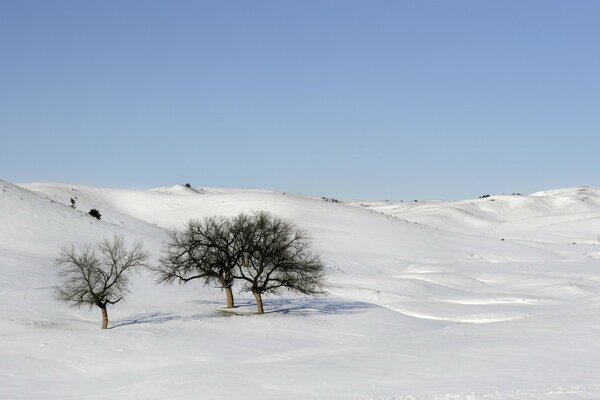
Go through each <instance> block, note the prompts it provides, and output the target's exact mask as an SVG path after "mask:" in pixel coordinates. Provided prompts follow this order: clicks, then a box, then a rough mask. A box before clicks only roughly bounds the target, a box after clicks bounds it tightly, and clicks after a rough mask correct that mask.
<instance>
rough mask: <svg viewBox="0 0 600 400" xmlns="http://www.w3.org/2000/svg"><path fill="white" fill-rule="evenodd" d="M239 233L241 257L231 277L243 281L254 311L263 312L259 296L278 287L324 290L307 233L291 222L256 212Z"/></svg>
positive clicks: (318, 262) (320, 266)
mask: <svg viewBox="0 0 600 400" xmlns="http://www.w3.org/2000/svg"><path fill="white" fill-rule="evenodd" d="M243 232H244V234H243V235H241V240H242V241H243V244H241V245H239V247H240V248H243V249H244V259H243V261H242V263H241V264H239V267H238V268H237V270H236V274H235V278H237V279H241V280H243V281H245V285H244V287H243V290H245V291H248V292H252V294H254V298H255V299H256V305H257V309H258V314H263V313H264V308H263V301H262V296H263V294H266V293H278V292H280V291H281V290H288V291H291V292H296V293H302V294H307V295H317V294H324V293H325V286H324V273H323V268H324V266H323V263H322V262H321V260H320V258H319V256H317V255H315V254H313V253H312V252H311V251H310V245H311V242H310V238H309V236H308V234H307V233H306V232H304V231H302V230H300V229H298V228H297V227H296V226H295V225H294V224H293V223H292V222H290V221H286V220H284V219H281V218H279V217H277V216H273V215H271V214H269V213H266V212H259V213H256V214H254V215H252V216H251V217H249V218H248V219H247V220H246V221H245V229H244V231H243Z"/></svg>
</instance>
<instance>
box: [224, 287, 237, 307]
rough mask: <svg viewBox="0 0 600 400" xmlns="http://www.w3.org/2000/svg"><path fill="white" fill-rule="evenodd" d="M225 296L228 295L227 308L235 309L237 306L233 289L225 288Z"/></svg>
mask: <svg viewBox="0 0 600 400" xmlns="http://www.w3.org/2000/svg"><path fill="white" fill-rule="evenodd" d="M225 294H227V308H233V307H234V306H235V305H234V301H233V290H232V289H231V287H226V288H225Z"/></svg>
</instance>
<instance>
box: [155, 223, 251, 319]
mask: <svg viewBox="0 0 600 400" xmlns="http://www.w3.org/2000/svg"><path fill="white" fill-rule="evenodd" d="M247 218H248V217H246V216H243V215H242V216H238V217H237V218H226V217H209V218H204V219H203V220H200V221H195V220H192V221H189V222H188V223H187V224H186V226H185V227H184V228H183V229H182V230H180V231H173V232H171V233H170V239H169V240H168V241H167V242H166V243H165V245H164V248H163V256H162V257H161V258H160V261H159V264H158V265H157V266H155V267H152V270H153V271H154V272H155V273H156V274H157V276H158V279H157V281H158V282H159V283H173V282H175V281H177V282H179V283H186V282H189V281H191V280H194V279H199V280H200V281H202V282H203V283H204V284H205V285H208V284H213V285H215V286H217V287H219V288H221V289H222V290H225V293H226V296H227V308H232V307H234V298H233V285H234V276H233V271H234V269H235V268H236V267H237V266H238V265H239V264H240V262H241V259H242V256H243V248H242V247H240V244H241V243H242V242H241V241H240V238H239V237H240V234H241V232H242V229H243V228H244V227H245V225H244V223H243V221H244V219H247Z"/></svg>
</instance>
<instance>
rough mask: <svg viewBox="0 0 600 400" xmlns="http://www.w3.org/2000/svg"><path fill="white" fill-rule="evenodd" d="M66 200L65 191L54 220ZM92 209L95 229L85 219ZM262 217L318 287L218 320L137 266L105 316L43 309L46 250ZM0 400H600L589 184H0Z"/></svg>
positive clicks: (593, 196)
mask: <svg viewBox="0 0 600 400" xmlns="http://www.w3.org/2000/svg"><path fill="white" fill-rule="evenodd" d="M70 198H76V205H77V209H72V208H70V207H69V206H68V205H69V204H70ZM91 208H97V209H98V210H100V212H101V213H102V220H101V221H98V220H96V219H94V218H92V217H90V216H88V215H86V212H87V211H89V210H90V209H91ZM252 210H267V211H270V212H273V213H275V214H277V215H279V216H282V217H285V218H289V219H291V220H293V221H294V222H295V223H297V224H298V225H299V226H300V227H302V228H303V229H306V230H307V231H308V232H310V234H311V236H312V238H313V242H314V248H315V250H316V251H318V252H319V253H320V254H322V256H323V259H324V260H325V261H326V263H327V280H328V286H329V291H330V294H329V295H328V296H327V297H321V298H306V297H298V296H291V295H284V296H282V297H268V298H267V299H266V301H265V308H266V312H267V313H266V314H265V315H262V316H258V315H255V314H254V303H253V301H252V298H251V296H248V295H247V294H238V295H237V297H236V301H237V305H238V307H237V308H236V309H235V310H233V311H229V310H225V309H224V308H223V306H224V301H225V299H224V294H223V293H221V292H220V291H219V290H218V289H214V288H211V287H203V286H202V285H201V284H200V283H198V282H190V283H189V284H187V285H183V286H177V285H175V286H160V285H155V284H154V281H153V278H152V276H150V275H149V274H148V273H145V272H141V273H140V274H139V275H137V276H136V277H135V278H134V279H133V284H132V287H131V294H130V296H129V298H128V299H127V302H126V303H124V304H119V305H118V306H116V307H114V308H110V309H109V317H110V319H111V322H110V324H111V326H112V329H109V330H105V331H101V330H100V329H99V327H100V322H101V321H100V313H99V311H98V310H95V309H93V310H87V309H70V308H68V307H67V306H65V305H64V304H60V303H57V302H55V301H54V300H53V299H52V296H51V289H52V286H54V285H56V284H57V283H58V276H57V268H56V267H55V266H53V259H54V257H56V255H57V254H58V249H59V247H60V246H63V245H70V244H71V243H73V244H75V245H78V246H80V245H84V244H86V243H95V242H97V241H99V240H100V239H102V238H104V237H110V236H112V235H113V234H122V235H124V236H125V238H126V240H128V241H132V240H135V239H142V240H143V241H144V244H145V247H146V249H148V250H149V251H150V252H151V254H152V259H153V261H156V257H157V256H158V255H159V253H160V248H161V242H162V241H163V240H164V239H165V238H166V230H168V229H173V228H177V227H180V226H182V224H183V223H185V222H186V221H187V220H189V219H190V218H202V217H204V216H209V215H217V214H218V215H235V214H237V213H239V212H242V211H252ZM0 221H1V223H0V272H1V273H2V279H1V280H0V333H1V334H2V340H1V341H0V398H2V399H34V398H44V399H81V398H85V399H108V398H111V399H164V398H170V399H171V398H172V399H197V398H209V399H221V398H222V399H237V398H247V399H258V398H260V399H404V400H408V399H413V400H414V399H421V400H425V399H431V400H433V399H461V400H466V399H549V400H550V399H597V398H600V378H599V377H600V341H598V340H597V337H599V335H600V262H599V260H600V241H599V236H600V190H597V189H592V188H568V189H559V190H551V191H546V192H539V193H535V194H532V195H528V196H504V195H502V196H491V197H489V198H485V199H475V200H465V201H452V202H445V201H435V202H418V203H414V202H413V203H400V202H398V203H396V202H366V201H356V202H341V203H331V202H325V201H322V200H321V199H320V198H317V197H311V196H301V195H292V194H283V193H279V192H273V191H267V190H242V189H214V188H187V187H185V186H181V185H176V186H172V187H168V188H158V189H154V190H150V191H136V190H122V189H108V188H93V187H82V186H74V185H65V184H27V185H20V186H17V185H14V184H11V183H8V182H4V181H0Z"/></svg>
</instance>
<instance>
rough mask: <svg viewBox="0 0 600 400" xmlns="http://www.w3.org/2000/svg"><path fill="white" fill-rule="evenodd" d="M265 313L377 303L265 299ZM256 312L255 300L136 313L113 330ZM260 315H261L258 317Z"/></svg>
mask: <svg viewBox="0 0 600 400" xmlns="http://www.w3.org/2000/svg"><path fill="white" fill-rule="evenodd" d="M194 303H195V304H201V305H209V306H220V305H222V302H217V301H203V300H196V301H194ZM264 307H265V314H270V315H278V314H279V315H290V316H299V317H308V316H316V315H336V314H354V313H360V312H364V311H365V310H368V309H372V308H375V307H377V306H375V305H373V304H369V303H364V302H358V301H349V300H339V299H323V298H320V299H265V300H264ZM252 315H256V303H254V302H253V301H250V300H248V301H238V305H237V306H236V307H235V308H233V309H226V308H218V309H216V310H212V311H210V312H207V313H199V314H193V315H182V314H177V313H169V312H153V313H144V314H137V315H133V316H131V317H129V318H124V319H119V320H116V321H114V323H113V325H112V326H111V327H110V329H114V328H119V327H122V326H127V325H138V324H162V323H165V322H169V321H191V320H201V319H207V318H218V317H222V316H252ZM257 318H260V316H258V317H257Z"/></svg>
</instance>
